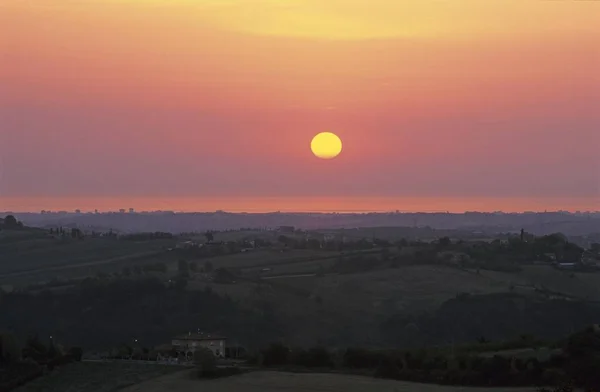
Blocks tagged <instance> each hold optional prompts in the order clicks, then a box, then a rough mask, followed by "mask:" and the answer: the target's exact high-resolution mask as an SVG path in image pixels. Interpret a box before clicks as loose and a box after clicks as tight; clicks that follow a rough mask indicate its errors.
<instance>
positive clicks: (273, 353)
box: [262, 343, 290, 366]
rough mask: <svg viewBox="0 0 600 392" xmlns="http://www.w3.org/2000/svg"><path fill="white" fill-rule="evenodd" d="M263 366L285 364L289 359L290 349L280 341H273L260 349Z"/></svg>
mask: <svg viewBox="0 0 600 392" xmlns="http://www.w3.org/2000/svg"><path fill="white" fill-rule="evenodd" d="M262 355H263V362H262V364H263V365H264V366H281V365H287V364H288V363H289V359H290V349H289V348H288V347H286V346H284V345H283V344H281V343H273V344H271V346H269V348H268V349H266V350H264V351H262Z"/></svg>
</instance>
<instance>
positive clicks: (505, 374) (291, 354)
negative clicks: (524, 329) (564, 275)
mask: <svg viewBox="0 0 600 392" xmlns="http://www.w3.org/2000/svg"><path fill="white" fill-rule="evenodd" d="M541 344H547V345H548V348H554V350H553V353H552V355H550V356H548V357H547V358H545V359H538V358H535V356H530V357H519V356H518V355H516V354H515V353H514V352H512V353H511V352H510V351H506V350H510V349H515V348H525V347H538V348H539V345H541ZM502 350H504V352H503V351H502ZM486 352H487V354H488V355H484V354H485V353H486ZM249 362H250V363H254V364H256V365H259V366H263V367H268V368H277V369H281V370H288V371H289V370H292V371H302V369H306V370H309V371H315V370H317V371H339V372H351V373H359V374H365V375H372V376H375V377H381V378H388V379H396V380H403V381H412V382H420V383H435V384H446V385H463V386H481V387H488V386H489V387H492V386H505V387H513V386H546V387H547V386H557V387H560V388H566V389H564V390H568V388H567V387H563V386H569V385H570V386H576V387H581V388H586V389H587V390H590V391H591V390H596V391H597V390H600V328H599V327H598V326H593V327H589V328H587V329H585V330H583V331H581V332H578V333H575V334H573V335H571V336H569V337H568V338H567V339H564V340H562V341H557V342H553V343H544V342H542V341H539V340H536V339H534V338H531V337H522V338H521V339H519V340H516V341H508V342H503V343H500V344H498V343H490V342H480V343H478V344H477V345H465V346H457V347H444V348H429V349H420V350H367V349H362V348H349V349H346V350H336V351H332V350H328V349H326V348H323V347H316V348H311V349H309V350H306V349H302V348H295V349H291V348H289V347H286V346H285V345H283V344H280V343H277V344H272V345H271V346H269V347H268V348H267V349H264V350H261V352H260V354H259V355H257V356H255V357H253V358H251V359H250V361H249Z"/></svg>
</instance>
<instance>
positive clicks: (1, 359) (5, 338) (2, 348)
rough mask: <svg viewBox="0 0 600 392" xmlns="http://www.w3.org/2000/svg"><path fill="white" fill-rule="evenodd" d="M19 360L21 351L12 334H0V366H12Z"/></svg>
mask: <svg viewBox="0 0 600 392" xmlns="http://www.w3.org/2000/svg"><path fill="white" fill-rule="evenodd" d="M20 359H21V350H20V349H19V345H18V343H17V339H16V338H15V336H14V335H13V334H10V333H3V334H0V365H1V364H13V363H16V362H18V361H19V360H20Z"/></svg>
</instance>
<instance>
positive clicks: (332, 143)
mask: <svg viewBox="0 0 600 392" xmlns="http://www.w3.org/2000/svg"><path fill="white" fill-rule="evenodd" d="M310 149H311V150H312V152H313V154H315V156H316V157H318V158H321V159H332V158H335V157H337V156H338V155H340V153H341V152H342V140H341V139H340V138H339V137H338V136H337V135H336V134H334V133H331V132H321V133H319V134H318V135H316V136H315V137H314V138H313V139H312V141H311V143H310Z"/></svg>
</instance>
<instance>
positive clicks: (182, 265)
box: [177, 260, 190, 275]
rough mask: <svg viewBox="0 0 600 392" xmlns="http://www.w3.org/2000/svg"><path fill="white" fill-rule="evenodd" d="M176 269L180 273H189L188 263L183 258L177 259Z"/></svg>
mask: <svg viewBox="0 0 600 392" xmlns="http://www.w3.org/2000/svg"><path fill="white" fill-rule="evenodd" d="M177 270H178V271H179V274H180V275H189V274H190V265H189V264H188V262H187V261H185V260H179V263H178V264H177Z"/></svg>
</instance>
